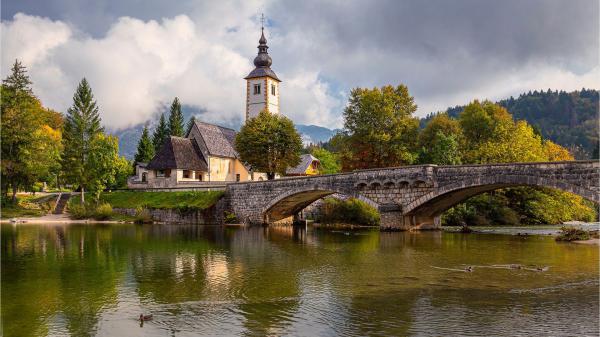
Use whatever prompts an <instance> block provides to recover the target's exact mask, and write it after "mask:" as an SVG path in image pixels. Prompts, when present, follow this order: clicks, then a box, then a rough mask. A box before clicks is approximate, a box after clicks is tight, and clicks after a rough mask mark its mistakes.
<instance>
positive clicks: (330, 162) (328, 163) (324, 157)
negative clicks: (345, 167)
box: [310, 147, 342, 174]
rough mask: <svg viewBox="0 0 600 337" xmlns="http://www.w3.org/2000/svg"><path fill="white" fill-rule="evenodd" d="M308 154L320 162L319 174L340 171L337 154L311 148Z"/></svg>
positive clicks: (340, 166) (318, 148) (340, 165)
mask: <svg viewBox="0 0 600 337" xmlns="http://www.w3.org/2000/svg"><path fill="white" fill-rule="evenodd" d="M310 153H311V154H312V155H313V156H315V158H317V159H319V162H321V168H320V172H319V173H320V174H333V173H339V172H341V170H342V164H341V161H340V157H339V155H338V154H337V153H334V152H329V151H327V150H325V149H323V148H320V147H313V148H311V150H310Z"/></svg>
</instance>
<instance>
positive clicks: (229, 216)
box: [223, 211, 238, 224]
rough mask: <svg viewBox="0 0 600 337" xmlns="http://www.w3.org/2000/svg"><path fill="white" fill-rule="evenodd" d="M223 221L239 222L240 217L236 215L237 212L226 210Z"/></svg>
mask: <svg viewBox="0 0 600 337" xmlns="http://www.w3.org/2000/svg"><path fill="white" fill-rule="evenodd" d="M223 222H225V223H229V224H231V223H238V218H237V216H235V214H234V213H233V212H227V211H225V213H223Z"/></svg>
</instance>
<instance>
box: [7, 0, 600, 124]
mask: <svg viewBox="0 0 600 337" xmlns="http://www.w3.org/2000/svg"><path fill="white" fill-rule="evenodd" d="M1 9H2V12H1V19H2V22H1V37H2V40H1V44H2V45H1V47H2V50H1V63H0V74H1V76H2V78H5V77H6V75H7V73H8V71H9V70H10V66H11V64H12V63H13V62H14V60H15V59H19V60H20V61H22V63H23V64H24V65H25V66H26V67H27V69H28V71H29V75H30V77H31V79H32V81H33V90H34V93H35V94H36V95H37V96H38V97H39V98H40V99H41V100H42V102H43V104H44V105H45V106H48V107H50V108H53V109H55V110H58V111H62V112H64V111H66V109H67V108H68V107H69V106H70V105H71V104H72V97H73V93H74V91H75V88H76V86H77V84H78V82H79V81H80V80H81V79H82V78H83V77H85V78H87V80H88V81H89V82H90V85H91V87H92V89H93V92H94V95H95V97H96V99H97V100H98V104H99V106H100V111H101V117H102V120H103V122H104V124H105V125H106V126H107V127H108V128H109V129H113V130H118V129H123V128H127V127H129V126H132V125H135V124H139V123H143V122H146V121H149V120H152V119H155V118H156V115H157V114H158V113H160V112H162V111H164V109H165V106H166V105H168V104H169V103H170V102H171V101H172V99H173V98H174V97H175V96H177V97H179V99H180V100H181V101H182V103H183V104H186V105H188V106H191V107H193V108H196V109H197V110H198V111H202V113H201V115H200V118H201V119H202V120H205V121H207V122H212V123H219V124H222V125H236V124H239V123H240V121H241V120H242V118H243V117H244V112H245V89H246V86H245V81H244V80H243V78H244V77H245V76H246V75H247V74H248V73H249V72H250V71H251V70H252V69H253V64H252V60H253V59H254V57H255V55H256V52H257V49H256V46H257V45H258V39H259V37H260V13H264V15H265V17H266V24H265V26H266V27H265V31H266V36H267V40H268V45H269V47H270V48H269V54H270V55H271V57H272V59H273V65H272V66H271V67H272V69H273V70H274V71H275V72H276V73H277V75H278V77H279V78H280V79H282V81H283V82H282V84H281V91H280V94H281V100H280V104H281V111H282V113H283V114H285V115H286V116H288V117H290V118H291V119H292V120H293V121H294V122H295V123H300V124H314V125H320V126H325V127H329V128H339V127H341V126H343V118H342V112H343V109H344V106H345V105H346V102H347V98H348V95H349V93H350V90H351V89H352V88H355V87H374V86H383V85H387V84H391V85H398V84H405V85H407V86H408V88H409V92H410V93H411V95H413V96H414V97H415V102H416V104H417V105H418V111H417V115H418V116H425V115H426V114H428V113H430V112H435V111H441V110H445V109H446V108H447V107H449V106H455V105H462V104H466V103H468V102H470V101H472V100H474V99H490V100H499V99H503V98H507V97H510V96H511V95H514V96H517V95H519V94H520V93H523V92H527V91H529V90H532V91H533V90H536V89H537V90H540V89H543V90H546V89H548V88H550V89H552V90H555V89H556V90H577V89H581V88H582V87H585V88H595V89H599V88H600V83H599V82H600V66H599V52H600V51H599V50H600V34H599V29H600V28H599V26H600V23H599V2H598V1H597V0H560V1H559V0H503V1H491V0H489V1H485V0H421V1H413V0H407V1H400V0H398V1H396V0H389V1H386V0H377V1H364V0H363V1H359V0H332V1H314V0H306V1H294V0H290V1H271V0H240V1H236V0H233V1H227V0H221V1H197V0H178V1H162V0H44V1H39V0H3V1H2V8H1Z"/></svg>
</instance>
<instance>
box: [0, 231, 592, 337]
mask: <svg viewBox="0 0 600 337" xmlns="http://www.w3.org/2000/svg"><path fill="white" fill-rule="evenodd" d="M598 261H599V258H598V250H597V247H590V246H583V245H574V244H557V243H556V242H554V241H553V240H552V238H549V237H540V236H528V237H519V236H509V235H490V234H472V235H463V234H459V233H442V232H423V233H379V232H377V231H327V230H323V229H312V228H308V229H301V228H292V227H271V228H266V227H252V228H223V227H217V226H169V225H149V226H137V225H114V226H107V225H103V226H93V225H70V226H36V225H20V226H12V225H2V289H1V290H2V306H3V307H2V313H3V315H2V325H3V328H4V333H5V335H7V336H11V335H19V336H43V335H65V334H68V335H75V336H86V335H128V336H137V335H140V336H141V335H144V336H152V335H156V336H160V335H177V336H180V335H181V336H185V335H195V334H198V333H202V334H205V335H245V336H264V335H295V336H315V335H348V336H364V335H412V334H415V335H457V334H459V335H460V334H462V335H464V334H469V335H483V334H491V335H513V334H515V333H520V334H524V335H527V334H546V335H597V334H598V314H599V305H598ZM510 263H518V264H523V265H545V266H550V269H549V270H548V272H544V273H539V272H534V271H529V270H509V269H493V268H483V267H480V266H490V265H494V264H510ZM466 265H472V266H475V271H474V272H472V273H466V272H461V271H460V270H461V268H464V266H466ZM443 268H448V269H443ZM451 269H457V270H458V271H452V270H451ZM140 313H145V314H148V313H152V314H153V315H154V320H153V321H152V322H147V323H146V324H144V326H143V327H142V328H140V326H139V324H138V322H137V321H136V318H137V317H138V316H139V314H140Z"/></svg>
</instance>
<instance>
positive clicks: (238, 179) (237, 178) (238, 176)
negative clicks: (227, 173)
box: [235, 173, 240, 181]
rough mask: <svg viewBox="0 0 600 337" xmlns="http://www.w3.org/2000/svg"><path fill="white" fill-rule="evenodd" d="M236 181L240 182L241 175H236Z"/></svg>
mask: <svg viewBox="0 0 600 337" xmlns="http://www.w3.org/2000/svg"><path fill="white" fill-rule="evenodd" d="M235 181H240V175H239V173H238V174H236V175H235Z"/></svg>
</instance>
